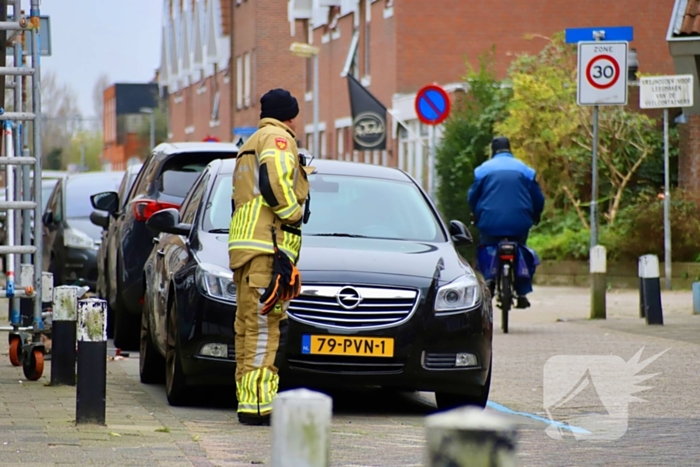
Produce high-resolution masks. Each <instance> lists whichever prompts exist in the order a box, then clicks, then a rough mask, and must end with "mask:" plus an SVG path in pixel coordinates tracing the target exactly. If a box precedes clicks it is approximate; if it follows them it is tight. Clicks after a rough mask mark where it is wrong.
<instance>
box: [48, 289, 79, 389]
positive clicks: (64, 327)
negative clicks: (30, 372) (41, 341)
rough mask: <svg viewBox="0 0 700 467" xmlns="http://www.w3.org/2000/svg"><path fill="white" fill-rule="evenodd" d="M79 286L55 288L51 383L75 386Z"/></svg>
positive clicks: (53, 384)
mask: <svg viewBox="0 0 700 467" xmlns="http://www.w3.org/2000/svg"><path fill="white" fill-rule="evenodd" d="M77 310H78V288H77V287H73V286H70V285H63V286H60V287H56V288H54V289H53V316H52V322H51V334H52V336H51V337H52V339H51V385H52V386H59V385H67V386H75V361H76V357H77V353H76V350H75V341H76V333H77V320H78V317H77Z"/></svg>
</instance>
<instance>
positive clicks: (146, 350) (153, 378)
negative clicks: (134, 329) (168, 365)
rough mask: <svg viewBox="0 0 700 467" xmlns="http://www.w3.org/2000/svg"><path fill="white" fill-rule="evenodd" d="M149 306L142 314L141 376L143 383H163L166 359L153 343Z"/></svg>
mask: <svg viewBox="0 0 700 467" xmlns="http://www.w3.org/2000/svg"><path fill="white" fill-rule="evenodd" d="M149 313H150V311H149V307H147V306H146V305H145V304H144V306H143V313H142V314H141V342H140V346H139V377H140V378H141V382H142V383H143V384H161V383H163V382H164V381H165V359H164V358H163V356H162V355H161V354H160V353H158V350H157V349H156V347H155V346H154V345H153V339H152V338H151V329H150V325H149V319H148V318H149Z"/></svg>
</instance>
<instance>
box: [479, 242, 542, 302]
mask: <svg viewBox="0 0 700 467" xmlns="http://www.w3.org/2000/svg"><path fill="white" fill-rule="evenodd" d="M527 237H528V234H525V235H515V236H512V237H492V236H490V235H483V234H479V244H480V245H496V244H498V242H500V241H501V240H504V239H506V238H507V239H508V241H510V242H516V243H518V244H520V245H523V246H525V245H527ZM513 287H514V288H515V293H517V294H518V296H519V297H524V296H525V295H527V294H529V293H530V292H532V278H531V277H517V276H516V277H515V281H514V284H513Z"/></svg>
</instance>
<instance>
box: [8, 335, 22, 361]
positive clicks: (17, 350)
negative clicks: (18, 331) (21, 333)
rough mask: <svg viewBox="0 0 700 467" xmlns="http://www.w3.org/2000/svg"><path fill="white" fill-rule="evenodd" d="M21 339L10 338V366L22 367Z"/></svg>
mask: <svg viewBox="0 0 700 467" xmlns="http://www.w3.org/2000/svg"><path fill="white" fill-rule="evenodd" d="M21 346H22V339H20V338H19V337H12V338H11V340H10V363H12V366H21V365H22V358H21V357H22V348H21Z"/></svg>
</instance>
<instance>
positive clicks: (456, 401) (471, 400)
mask: <svg viewBox="0 0 700 467" xmlns="http://www.w3.org/2000/svg"><path fill="white" fill-rule="evenodd" d="M490 390H491V367H490V366H489V375H488V376H487V377H486V384H484V387H483V388H482V390H481V394H479V395H478V396H473V395H467V394H453V393H448V392H436V393H435V402H437V406H438V409H439V410H450V409H456V408H458V407H464V406H466V405H469V406H474V407H481V408H482V409H483V408H484V407H486V403H487V402H488V400H489V392H490Z"/></svg>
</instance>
